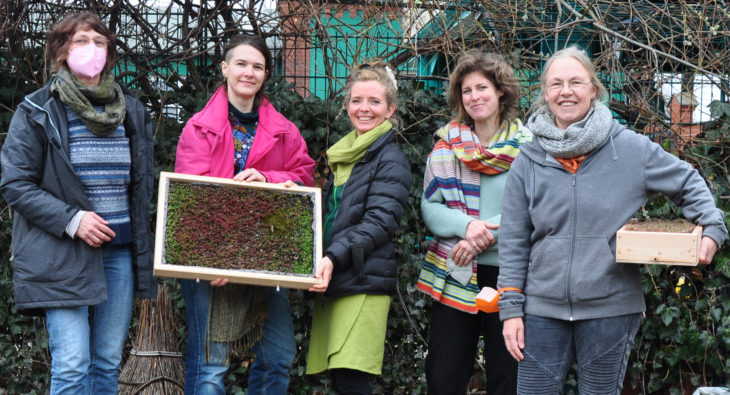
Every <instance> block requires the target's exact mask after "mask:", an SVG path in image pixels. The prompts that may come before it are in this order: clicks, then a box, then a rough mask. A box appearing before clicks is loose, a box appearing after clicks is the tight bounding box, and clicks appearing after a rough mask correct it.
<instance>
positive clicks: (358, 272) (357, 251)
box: [350, 243, 365, 282]
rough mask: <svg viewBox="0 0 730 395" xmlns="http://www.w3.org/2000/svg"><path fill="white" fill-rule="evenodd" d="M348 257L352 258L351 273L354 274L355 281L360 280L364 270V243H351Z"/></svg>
mask: <svg viewBox="0 0 730 395" xmlns="http://www.w3.org/2000/svg"><path fill="white" fill-rule="evenodd" d="M350 255H351V256H350V258H351V259H352V267H351V270H352V274H354V275H355V278H356V279H357V282H360V281H361V280H362V277H363V271H364V270H365V245H364V244H362V243H352V244H351V247H350Z"/></svg>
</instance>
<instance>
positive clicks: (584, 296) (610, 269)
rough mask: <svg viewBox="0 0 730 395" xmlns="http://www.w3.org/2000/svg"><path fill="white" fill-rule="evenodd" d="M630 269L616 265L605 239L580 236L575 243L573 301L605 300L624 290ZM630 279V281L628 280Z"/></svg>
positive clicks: (628, 266)
mask: <svg viewBox="0 0 730 395" xmlns="http://www.w3.org/2000/svg"><path fill="white" fill-rule="evenodd" d="M630 267H631V265H622V264H618V263H616V258H615V256H614V255H613V251H612V250H611V246H610V245H609V244H608V240H607V239H606V238H604V237H600V236H598V237H592V236H583V237H579V238H578V239H577V240H576V246H575V258H574V263H573V271H572V273H571V282H572V283H573V287H572V288H573V290H572V291H573V292H572V298H573V300H575V301H591V300H598V299H607V300H608V298H610V297H611V296H612V295H616V294H617V293H618V292H621V291H622V290H624V289H625V286H626V285H627V284H628V282H629V281H628V280H630V279H631V277H630V274H628V273H626V270H629V269H630ZM627 276H629V277H627Z"/></svg>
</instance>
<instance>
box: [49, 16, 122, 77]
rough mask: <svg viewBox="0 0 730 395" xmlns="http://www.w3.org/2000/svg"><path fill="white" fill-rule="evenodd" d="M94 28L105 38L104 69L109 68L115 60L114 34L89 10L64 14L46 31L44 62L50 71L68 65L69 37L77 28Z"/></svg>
mask: <svg viewBox="0 0 730 395" xmlns="http://www.w3.org/2000/svg"><path fill="white" fill-rule="evenodd" d="M88 29H91V30H94V31H95V32H97V33H99V34H101V35H102V36H104V37H105V38H106V64H105V65H104V70H105V71H106V70H110V69H111V68H112V67H113V66H114V63H115V62H116V61H117V52H116V36H115V35H114V33H112V31H111V30H109V28H108V27H107V26H106V24H104V22H103V21H102V20H101V18H99V16H98V15H96V14H94V13H91V12H81V13H73V14H68V15H66V16H65V17H64V18H63V20H61V22H58V23H56V24H55V25H53V28H51V31H50V32H49V33H48V38H47V39H46V62H47V63H48V64H49V65H50V69H51V72H56V71H58V69H60V68H61V67H68V65H67V64H66V58H67V57H68V47H69V46H70V45H71V38H72V37H73V35H74V34H76V32H77V31H79V30H88Z"/></svg>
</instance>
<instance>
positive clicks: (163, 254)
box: [154, 172, 322, 289]
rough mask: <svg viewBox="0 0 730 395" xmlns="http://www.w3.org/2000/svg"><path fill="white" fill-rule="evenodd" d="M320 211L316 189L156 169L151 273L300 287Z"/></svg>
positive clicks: (317, 250)
mask: <svg viewBox="0 0 730 395" xmlns="http://www.w3.org/2000/svg"><path fill="white" fill-rule="evenodd" d="M321 214H322V197H321V192H320V189H319V188H310V187H301V186H292V187H290V188H285V187H284V186H282V185H280V184H269V183H263V182H238V181H233V180H231V179H227V178H216V177H203V176H192V175H187V174H178V173H168V172H161V173H160V187H159V196H158V201H157V228H156V234H155V259H154V264H155V266H154V275H155V276H157V277H173V278H183V279H200V280H214V279H216V278H227V279H228V280H229V281H230V282H233V283H241V284H252V285H262V286H282V287H285V288H300V289H308V288H309V287H311V286H312V285H314V284H316V283H318V282H319V280H318V279H315V278H314V269H315V265H316V263H317V262H319V260H320V258H321V257H322V221H321V218H322V216H321Z"/></svg>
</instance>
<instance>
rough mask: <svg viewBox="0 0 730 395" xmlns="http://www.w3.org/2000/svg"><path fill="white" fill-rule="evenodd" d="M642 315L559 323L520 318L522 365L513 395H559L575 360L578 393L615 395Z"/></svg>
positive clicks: (540, 318) (624, 372)
mask: <svg viewBox="0 0 730 395" xmlns="http://www.w3.org/2000/svg"><path fill="white" fill-rule="evenodd" d="M640 323H641V314H640V313H637V314H627V315H622V316H617V317H608V318H596V319H591V320H582V321H563V320H556V319H552V318H545V317H540V316H536V315H527V316H526V317H525V349H524V350H523V351H524V352H523V354H524V356H525V359H524V360H523V361H522V362H520V363H519V365H518V372H517V393H518V394H530V395H533V394H534V395H537V394H551V395H552V394H559V393H561V392H562V390H563V384H564V381H565V377H566V376H567V374H568V371H569V370H570V367H571V365H572V364H573V361H574V360H577V364H578V393H580V394H581V395H590V394H597V395H598V394H600V395H607V394H620V393H621V388H622V386H623V380H624V375H625V374H626V364H627V361H628V359H629V352H630V351H631V346H632V345H633V344H634V336H635V335H636V332H637V330H638V329H639V324H640Z"/></svg>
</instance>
